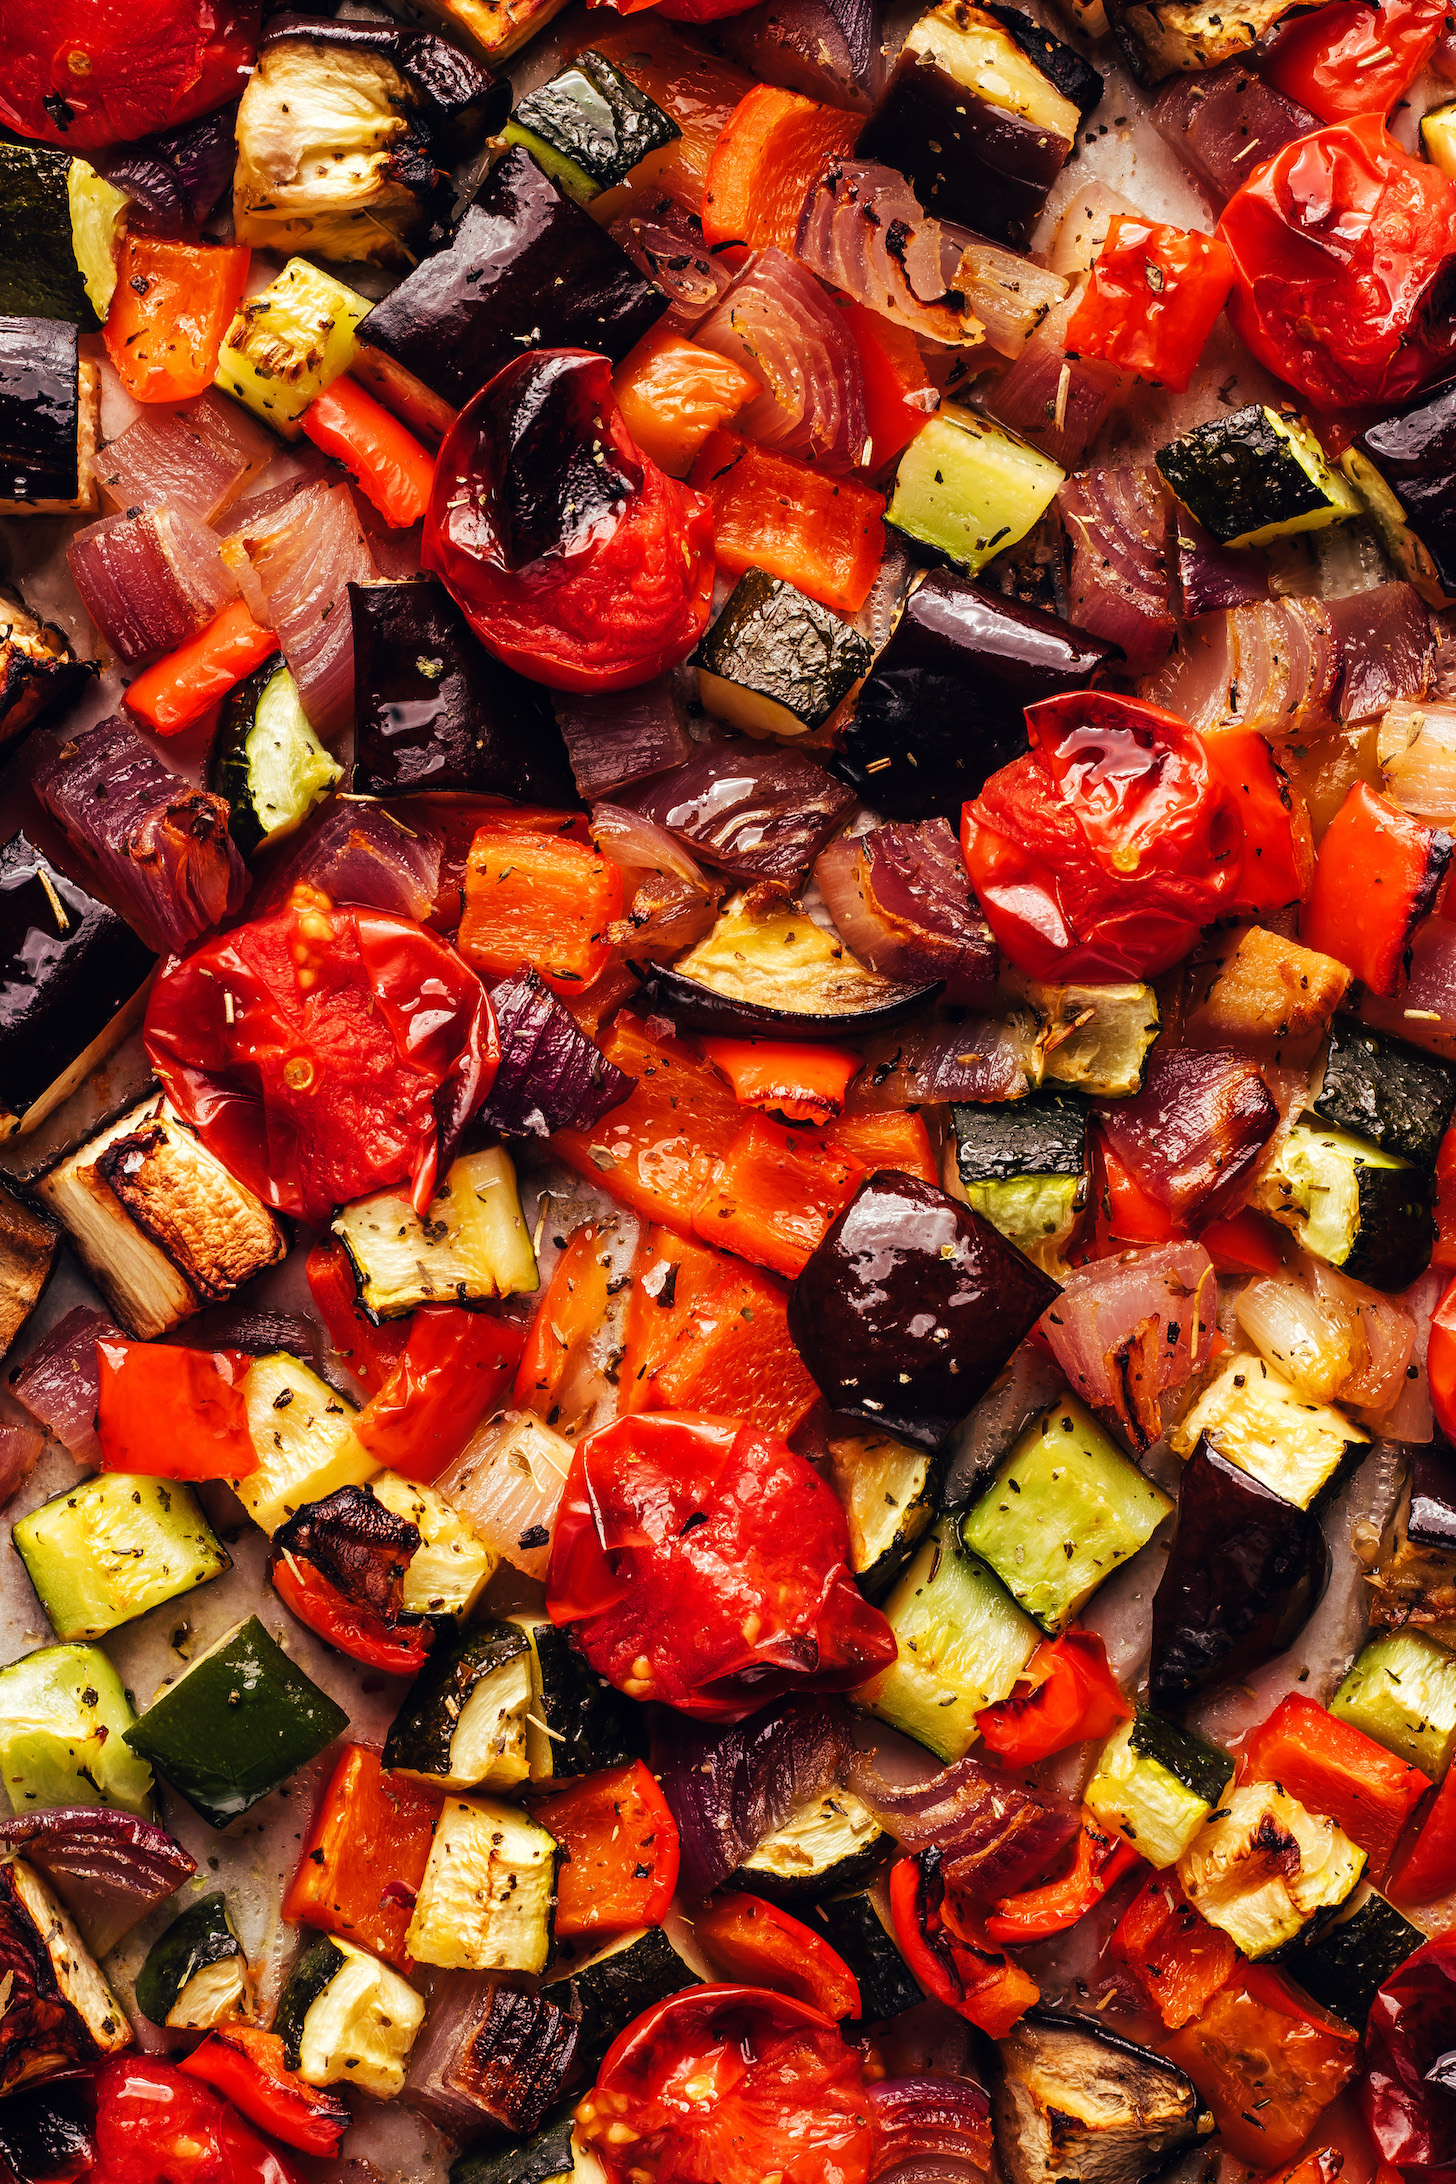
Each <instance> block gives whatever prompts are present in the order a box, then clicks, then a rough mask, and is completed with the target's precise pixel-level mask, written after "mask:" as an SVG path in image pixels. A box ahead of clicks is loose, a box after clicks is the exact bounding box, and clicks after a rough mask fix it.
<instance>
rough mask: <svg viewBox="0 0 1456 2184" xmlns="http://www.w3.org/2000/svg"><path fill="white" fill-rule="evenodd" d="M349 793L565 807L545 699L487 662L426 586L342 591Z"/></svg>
mask: <svg viewBox="0 0 1456 2184" xmlns="http://www.w3.org/2000/svg"><path fill="white" fill-rule="evenodd" d="M349 613H350V617H351V619H352V622H353V625H354V724H355V748H354V787H355V789H356V790H357V791H358V792H359V793H360V794H362V795H367V796H398V795H401V794H405V795H408V794H410V793H420V792H423V791H427V790H432V789H450V790H461V791H465V792H468V793H470V794H473V795H477V796H509V797H511V798H513V799H520V800H521V801H524V802H530V803H542V804H566V805H569V806H575V805H576V804H577V803H578V802H579V799H578V797H577V794H576V789H575V786H574V784H573V781H572V777H571V767H570V765H569V763H568V761H567V756H566V749H565V746H564V744H563V743H562V740H561V732H560V730H559V729H558V728H557V726H556V720H555V716H554V715H553V713H552V710H551V705H550V701H549V699H548V697H547V695H546V693H545V692H544V691H543V690H542V689H541V688H540V687H539V686H538V685H537V684H535V683H532V682H527V680H526V678H525V676H524V675H517V674H516V673H515V672H514V670H513V669H511V668H509V667H504V666H502V664H501V663H500V661H499V660H493V659H492V658H491V656H490V654H489V653H488V652H487V651H486V650H485V647H484V646H483V645H482V644H481V643H480V641H479V639H478V638H477V637H476V636H475V635H474V633H473V631H472V630H471V628H470V625H469V623H468V622H467V621H466V619H465V617H464V615H463V614H462V613H461V612H460V609H459V608H458V607H457V606H456V604H455V602H454V600H453V599H452V598H451V597H450V594H449V593H448V592H447V591H446V589H445V587H444V585H443V584H441V583H440V582H439V581H438V580H437V579H436V578H435V577H427V578H425V580H424V581H423V582H421V583H410V584H351V585H350V586H349Z"/></svg>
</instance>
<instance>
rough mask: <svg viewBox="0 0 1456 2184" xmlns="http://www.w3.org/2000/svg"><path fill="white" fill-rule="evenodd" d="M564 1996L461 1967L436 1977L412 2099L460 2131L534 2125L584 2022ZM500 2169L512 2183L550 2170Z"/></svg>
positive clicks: (567, 2066)
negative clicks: (447, 1975) (520, 1986)
mask: <svg viewBox="0 0 1456 2184" xmlns="http://www.w3.org/2000/svg"><path fill="white" fill-rule="evenodd" d="M566 2000H567V1997H566V1995H565V1994H563V1995H562V1997H561V2000H560V2001H558V2000H556V1999H555V1998H554V1997H552V1996H551V1995H549V1994H546V1993H535V1994H524V1993H522V1992H521V1991H520V1990H519V1989H517V1988H515V1987H513V1986H511V1985H510V1984H509V1983H508V1982H507V1981H505V1980H499V1979H476V1978H474V1977H472V1976H471V1975H470V1974H468V1973H463V1972H457V1973H455V1974H453V1975H452V1976H451V1977H450V1978H447V1979H444V1980H439V1981H437V1982H436V1983H435V1986H434V1990H433V1995H432V2001H433V2005H434V2007H433V2010H432V2016H431V2024H430V2029H429V2032H428V2033H427V2035H426V2037H425V2040H424V2043H423V2045H422V2046H421V2048H420V2051H419V2053H418V2054H417V2055H416V2056H415V2057H414V2059H413V2062H412V2064H411V2067H410V2075H409V2097H410V2101H411V2103H412V2105H414V2106H417V2107H419V2108H422V2109H423V2110H424V2112H425V2114H426V2115H427V2116H429V2117H430V2118H431V2120H432V2121H433V2122H435V2123H438V2124H439V2126H440V2127H441V2129H442V2130H446V2131H449V2132H450V2133H451V2134H452V2135H453V2136H455V2137H457V2138H458V2137H463V2136H465V2135H467V2134H469V2133H473V2132H475V2131H478V2130H479V2129H480V2128H481V2126H482V2125H484V2126H485V2128H486V2130H487V2131H488V2132H491V2133H498V2132H500V2131H510V2132H513V2133H514V2132H523V2131H534V2130H535V2128H536V2126H537V2125H538V2124H539V2123H540V2121H541V2119H542V2117H543V2116H544V2115H545V2114H546V2113H547V2111H548V2110H549V2109H550V2108H552V2107H553V2106H554V2105H555V2103H556V2102H557V2101H558V2100H559V2099H560V2097H561V2089H562V2086H563V2084H564V2083H565V2081H566V2079H567V2078H568V2077H569V2075H570V2074H571V2069H572V2065H573V2062H574V2061H575V2058H576V2054H577V2049H578V2045H579V2041H580V2036H581V2024H580V2020H579V2019H578V2018H577V2016H576V2015H575V2014H574V2013H573V2012H572V2011H571V2010H569V2009H567V2008H564V2007H563V2006H562V2005H563V2003H564V2002H565V2001H566ZM516 2151H517V2153H518V2155H519V2153H521V2152H524V2149H521V2148H519V2146H518V2148H517V2149H516ZM569 2158H570V2157H569V2155H568V2162H569ZM455 2173H456V2172H455V2171H454V2170H453V2169H452V2171H451V2176H452V2177H454V2176H455ZM464 2173H465V2175H466V2176H467V2178H468V2177H470V2176H471V2175H473V2174H474V2173H475V2172H474V2171H473V2170H472V2169H469V2168H466V2169H465V2171H464ZM496 2173H497V2174H499V2173H500V2172H499V2171H497V2172H496ZM569 2173H570V2172H569V2169H568V2175H569ZM504 2174H505V2176H506V2177H507V2178H509V2179H511V2184H528V2180H529V2179H531V2178H540V2179H542V2180H543V2184H544V2178H545V2177H547V2176H549V2175H550V2170H549V2169H545V2170H543V2169H541V2168H540V2167H539V2166H537V2165H534V2164H533V2165H531V2166H529V2167H522V2168H510V2169H507V2170H506V2171H505V2172H504Z"/></svg>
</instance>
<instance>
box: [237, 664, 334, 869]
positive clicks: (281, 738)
mask: <svg viewBox="0 0 1456 2184" xmlns="http://www.w3.org/2000/svg"><path fill="white" fill-rule="evenodd" d="M343 778H344V769H343V767H342V766H341V765H340V764H339V762H338V760H337V759H335V758H331V757H330V756H329V753H328V752H327V751H326V750H325V749H324V747H323V745H322V744H321V743H320V742H319V739H318V737H317V736H316V735H315V734H314V732H313V730H312V728H310V726H309V724H308V716H307V714H306V713H305V712H304V710H303V707H302V706H301V705H300V704H299V702H298V685H297V684H296V683H295V682H294V680H293V677H292V675H291V674H290V673H289V671H288V669H287V668H286V667H285V666H284V665H283V663H282V662H281V661H280V660H278V659H272V660H267V661H265V662H264V664H263V665H262V667H260V668H259V669H258V670H257V672H256V673H255V674H252V675H250V676H249V677H248V679H247V681H246V682H241V683H239V684H238V686H237V688H236V689H235V690H234V691H233V693H232V695H231V697H229V698H228V700H227V702H226V704H225V706H224V708H223V719H222V727H221V728H220V730H219V732H218V737H217V741H216V742H215V743H214V745H213V747H212V752H211V755H210V756H209V758H208V762H207V785H208V787H209V788H210V789H213V790H215V791H216V793H217V794H218V795H219V796H222V797H225V798H226V800H227V806H228V813H229V818H228V832H229V833H230V834H231V835H232V838H233V840H234V841H235V842H236V843H237V845H238V848H239V849H240V850H241V851H242V853H243V855H244V856H245V857H250V856H251V855H252V853H253V851H254V850H255V849H261V848H263V847H264V846H265V845H266V844H269V843H272V842H277V841H281V840H282V839H283V837H284V836H285V835H287V834H293V833H295V832H296V831H297V829H298V828H299V827H301V826H302V825H303V822H304V820H305V819H306V818H307V817H308V815H309V813H310V812H311V811H312V810H313V808H314V806H315V804H319V803H322V801H323V799H324V798H325V797H326V796H327V795H328V793H329V791H330V789H332V788H335V787H337V785H338V783H339V782H340V781H342V780H343Z"/></svg>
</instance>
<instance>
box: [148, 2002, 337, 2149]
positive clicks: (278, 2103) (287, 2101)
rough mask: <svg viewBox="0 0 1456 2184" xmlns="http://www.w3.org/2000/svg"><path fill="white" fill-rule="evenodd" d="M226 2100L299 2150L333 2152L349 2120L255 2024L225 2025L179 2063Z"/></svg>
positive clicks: (278, 2043) (277, 2040)
mask: <svg viewBox="0 0 1456 2184" xmlns="http://www.w3.org/2000/svg"><path fill="white" fill-rule="evenodd" d="M177 2067H178V2069H179V2070H181V2071H184V2072H185V2073H186V2075H187V2076H188V2077H189V2078H201V2079H202V2081H203V2082H204V2084H206V2085H210V2086H212V2087H213V2088H214V2089H215V2090H216V2091H217V2092H219V2093H221V2094H222V2095H223V2097H224V2099H226V2100H230V2101H231V2102H232V2104H233V2106H234V2107H235V2108H238V2109H240V2110H241V2111H242V2113H243V2114H244V2115H245V2116H246V2117H247V2119H248V2121H249V2122H250V2123H256V2124H257V2125H258V2127H259V2129H260V2130H263V2131H267V2132H270V2133H271V2134H272V2136H273V2137H274V2138H276V2139H282V2141H283V2143H284V2145H285V2146H293V2147H296V2148H297V2150H298V2152H299V2153H301V2154H322V2155H324V2156H325V2157H327V2156H329V2155H332V2154H336V2153H337V2152H338V2150H339V2142H340V2140H341V2139H342V2138H343V2136H344V2133H345V2132H346V2131H347V2130H348V2128H349V2125H350V2124H351V2122H352V2121H353V2118H352V2116H351V2115H350V2113H349V2110H348V2107H347V2105H346V2103H345V2102H344V2101H342V2100H341V2099H340V2098H339V2096H338V2094H337V2093H335V2092H333V2091H331V2090H330V2089H329V2088H328V2087H320V2086H313V2085H305V2083H304V2081H303V2079H302V2078H300V2077H299V2076H298V2074H297V2072H296V2071H292V2070H290V2069H289V2068H288V2066H287V2064H286V2063H285V2062H284V2060H283V2041H282V2039H281V2037H280V2036H279V2034H277V2033H276V2032H264V2031H263V2029H262V2027H261V2026H259V2025H223V2026H219V2027H217V2028H216V2029H215V2030H214V2031H212V2032H210V2033H209V2034H208V2035H207V2038H206V2039H205V2040H204V2041H203V2042H202V2044H201V2046H200V2047H195V2048H194V2049H193V2051H192V2053H191V2054H190V2055H189V2056H188V2057H187V2060H186V2061H185V2062H183V2063H179V2064H178V2065H177Z"/></svg>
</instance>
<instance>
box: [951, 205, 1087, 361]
mask: <svg viewBox="0 0 1456 2184" xmlns="http://www.w3.org/2000/svg"><path fill="white" fill-rule="evenodd" d="M941 233H942V234H943V235H944V237H945V239H946V241H947V242H948V243H949V244H950V245H951V246H952V247H953V248H954V249H955V250H957V251H958V252H959V254H960V255H959V257H958V258H957V260H956V266H955V271H954V273H953V274H952V275H951V287H952V289H953V290H954V291H955V293H956V294H958V295H962V296H964V297H965V299H966V308H967V310H968V311H970V312H971V313H972V315H973V316H974V317H975V318H977V319H979V321H980V323H981V325H982V327H983V329H984V331H985V335H986V341H987V345H988V346H989V347H990V348H992V349H995V350H997V351H998V352H999V353H1000V355H1002V356H1012V357H1015V356H1020V354H1021V352H1022V350H1023V349H1024V348H1025V347H1026V344H1027V342H1028V341H1029V340H1030V339H1031V336H1032V335H1033V334H1034V333H1035V331H1036V329H1037V328H1038V327H1039V326H1040V325H1041V324H1042V322H1043V321H1044V320H1045V319H1046V318H1047V317H1048V315H1049V314H1050V313H1051V312H1052V311H1054V310H1055V309H1056V307H1057V306H1058V305H1059V304H1061V303H1063V302H1065V300H1066V295H1067V284H1066V282H1065V280H1064V279H1063V278H1062V276H1061V274H1060V273H1049V272H1048V271H1047V270H1046V268H1045V266H1040V265H1036V264H1035V263H1033V261H1032V260H1031V259H1030V258H1027V257H1023V255H1022V254H1021V252H1020V251H1018V250H1008V249H1006V247H1005V245H1004V244H1002V243H988V242H987V241H986V238H985V237H984V236H983V235H973V234H972V233H971V231H970V229H969V228H963V227H957V226H953V225H951V224H950V223H949V222H946V223H945V224H944V225H943V226H942V229H941Z"/></svg>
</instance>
